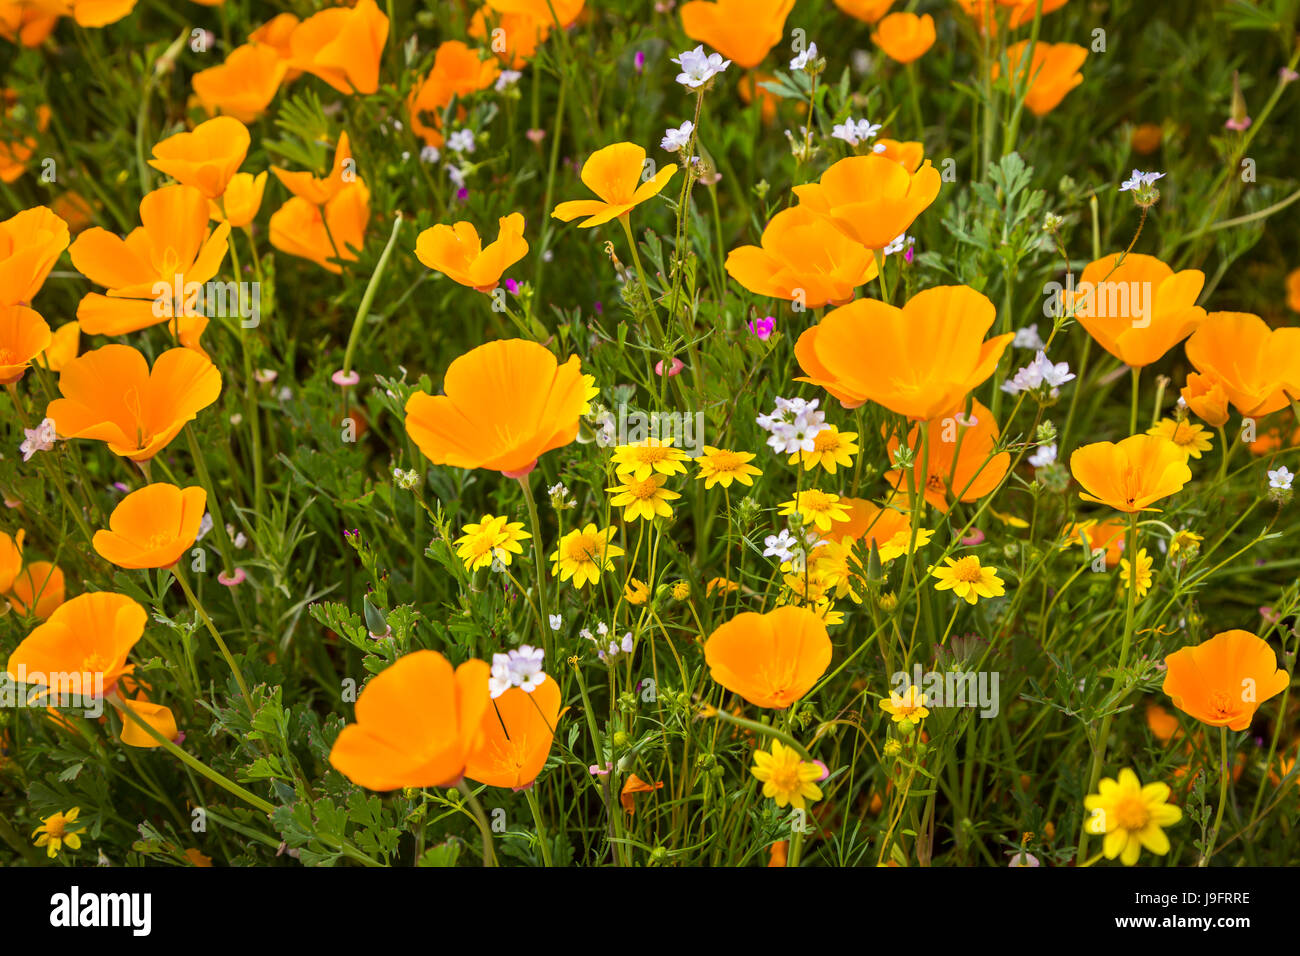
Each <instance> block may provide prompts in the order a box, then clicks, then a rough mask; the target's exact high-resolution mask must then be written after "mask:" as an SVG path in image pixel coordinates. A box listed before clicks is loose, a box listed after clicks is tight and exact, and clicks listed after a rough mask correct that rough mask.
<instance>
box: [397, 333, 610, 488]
mask: <svg viewBox="0 0 1300 956" xmlns="http://www.w3.org/2000/svg"><path fill="white" fill-rule="evenodd" d="M443 392H444V394H442V395H437V396H434V395H429V394H428V393H426V392H415V393H414V394H413V395H411V397H410V398H409V399H408V400H407V402H406V433H407V434H408V435H410V436H411V440H412V441H414V442H415V444H416V445H417V446H419V449H420V451H422V452H423V453H424V454H425V456H426V457H427V458H428V459H429V460H430V461H431V462H433V463H434V464H435V465H451V466H452V467H454V468H487V469H491V470H493V471H501V472H505V473H506V474H508V475H514V474H518V473H524V472H527V471H529V470H531V469H532V467H533V465H535V464H536V463H537V459H538V457H540V456H541V455H542V454H544V453H546V452H548V451H550V450H551V449H553V448H562V447H564V446H565V445H567V444H569V443H570V442H571V441H573V440H574V438H576V437H577V434H578V419H579V417H580V416H581V415H582V412H583V409H584V408H585V407H586V406H587V401H588V400H587V383H586V381H585V380H584V378H583V375H582V364H581V362H580V361H579V360H578V357H577V356H576V355H575V356H573V357H571V358H570V359H569V360H568V361H567V362H565V363H564V364H563V365H560V364H559V363H558V362H557V361H556V359H555V356H554V355H552V354H551V352H550V350H549V349H547V348H545V347H544V346H541V345H538V344H537V343H536V342H529V341H527V340H525V339H506V340H503V341H497V342H488V343H487V344H486V345H480V346H479V347H478V348H475V349H471V350H470V351H468V352H466V353H465V354H464V355H462V356H460V357H459V358H457V359H456V360H454V361H453V362H452V363H451V365H450V366H449V367H448V368H447V375H446V377H445V378H444V380H443Z"/></svg>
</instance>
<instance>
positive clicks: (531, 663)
mask: <svg viewBox="0 0 1300 956" xmlns="http://www.w3.org/2000/svg"><path fill="white" fill-rule="evenodd" d="M543 657H545V652H544V651H543V650H542V649H541V648H540V647H530V646H529V645H527V644H521V645H520V646H519V647H517V648H514V649H513V650H510V651H507V652H506V653H504V654H493V655H492V673H491V675H490V676H489V677H488V690H489V692H490V693H491V695H492V696H493V697H500V696H501V695H502V694H504V693H505V692H506V691H508V690H509V689H510V688H511V687H518V688H519V689H520V690H522V691H524V692H525V693H528V694H531V693H532V692H533V691H535V690H536V689H537V688H538V687H539V686H541V685H542V684H544V683H545V682H546V674H545V672H544V671H543V670H542V659H543Z"/></svg>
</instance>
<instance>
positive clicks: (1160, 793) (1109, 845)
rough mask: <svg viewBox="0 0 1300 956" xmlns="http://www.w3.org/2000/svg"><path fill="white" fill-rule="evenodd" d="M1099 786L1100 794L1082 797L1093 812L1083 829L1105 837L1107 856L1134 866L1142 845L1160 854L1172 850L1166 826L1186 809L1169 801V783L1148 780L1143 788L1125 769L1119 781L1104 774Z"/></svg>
mask: <svg viewBox="0 0 1300 956" xmlns="http://www.w3.org/2000/svg"><path fill="white" fill-rule="evenodd" d="M1097 789H1098V791H1099V792H1098V793H1094V794H1089V795H1088V796H1087V797H1085V798H1084V800H1083V805H1084V807H1085V808H1086V809H1087V810H1088V811H1089V812H1090V813H1091V816H1089V817H1088V820H1087V822H1086V823H1084V829H1085V830H1087V831H1088V832H1089V833H1091V834H1093V835H1095V836H1103V835H1104V836H1105V840H1104V841H1103V842H1102V852H1103V853H1105V854H1106V859H1108V860H1113V859H1115V857H1119V858H1120V860H1121V861H1122V862H1123V863H1124V865H1125V866H1132V865H1133V864H1134V863H1136V862H1137V860H1138V857H1139V856H1140V855H1141V853H1142V848H1143V847H1146V848H1147V849H1148V850H1150V851H1151V852H1152V853H1154V854H1156V855H1157V856H1164V855H1165V854H1166V853H1168V852H1169V837H1167V836H1165V831H1164V829H1163V828H1164V827H1170V826H1173V825H1174V824H1175V823H1177V822H1178V821H1179V820H1181V819H1182V818H1183V811H1182V810H1180V809H1179V808H1178V807H1176V806H1174V805H1173V804H1171V803H1169V802H1168V800H1169V787H1168V785H1167V784H1163V783H1149V784H1147V785H1146V786H1145V787H1144V786H1142V784H1141V783H1140V782H1139V781H1138V777H1137V774H1135V773H1134V772H1133V771H1132V770H1130V769H1128V768H1125V769H1123V770H1121V771H1120V772H1119V780H1118V781H1116V780H1113V779H1111V778H1110V777H1105V778H1103V779H1102V781H1101V783H1099V784H1098V785H1097Z"/></svg>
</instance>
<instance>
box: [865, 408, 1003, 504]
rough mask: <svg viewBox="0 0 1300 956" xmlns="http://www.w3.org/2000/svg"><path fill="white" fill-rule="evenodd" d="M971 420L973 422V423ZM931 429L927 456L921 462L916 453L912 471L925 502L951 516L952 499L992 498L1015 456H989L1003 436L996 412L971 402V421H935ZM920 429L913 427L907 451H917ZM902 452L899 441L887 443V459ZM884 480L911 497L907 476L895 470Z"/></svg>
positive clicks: (919, 456) (931, 422) (933, 420)
mask: <svg viewBox="0 0 1300 956" xmlns="http://www.w3.org/2000/svg"><path fill="white" fill-rule="evenodd" d="M972 420H973V421H972ZM926 427H927V428H928V429H929V430H930V438H929V452H930V454H929V456H928V457H927V458H926V459H925V461H924V462H923V461H922V460H921V455H920V454H919V453H918V454H917V456H916V457H917V462H916V467H915V469H914V474H915V478H914V479H913V480H914V481H915V482H916V487H917V489H918V490H921V491H923V492H924V493H925V500H926V501H928V502H929V503H930V504H931V505H933V506H934V507H936V508H938V509H939V510H940V511H943V512H947V510H948V501H949V499H950V498H951V499H955V500H957V501H978V500H979V499H980V498H983V497H984V496H985V495H988V494H991V493H992V492H993V490H994V489H996V488H997V487H998V484H999V483H1000V482H1001V481H1002V479H1003V478H1004V477H1005V476H1006V473H1007V469H1008V468H1010V467H1011V453H1010V452H1005V451H1004V452H999V453H998V454H996V455H993V454H991V453H992V451H993V449H994V447H995V446H996V445H997V443H998V438H999V436H1000V435H1001V432H1000V431H999V429H998V423H997V422H996V421H994V420H993V413H992V412H991V411H989V410H988V409H987V408H985V407H984V405H983V404H982V403H981V402H980V401H978V400H976V399H972V401H971V410H970V413H969V416H968V417H967V416H962V415H956V416H954V417H952V418H942V419H932V420H930V421H929V423H928V424H927V425H926ZM917 435H918V426H916V425H913V426H912V430H911V431H910V432H908V435H907V447H908V448H916V447H917ZM897 450H898V437H897V436H894V437H893V438H891V439H890V440H889V449H888V454H889V459H890V460H891V461H892V460H893V457H894V452H895V451H897ZM885 478H886V480H887V481H889V482H890V484H892V485H893V486H894V487H895V488H896V489H897V490H898V491H900V492H903V493H906V492H907V474H906V473H905V472H903V471H898V470H893V471H887V472H885Z"/></svg>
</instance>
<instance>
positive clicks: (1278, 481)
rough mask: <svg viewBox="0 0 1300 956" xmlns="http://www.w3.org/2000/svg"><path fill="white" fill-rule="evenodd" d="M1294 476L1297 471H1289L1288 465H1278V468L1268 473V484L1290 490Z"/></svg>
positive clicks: (1279, 488)
mask: <svg viewBox="0 0 1300 956" xmlns="http://www.w3.org/2000/svg"><path fill="white" fill-rule="evenodd" d="M1294 478H1295V473H1294V472H1292V471H1288V470H1287V467H1286V465H1278V467H1277V468H1276V469H1274V470H1273V471H1270V472H1269V473H1268V486H1269V487H1270V488H1276V489H1278V490H1279V491H1290V490H1291V481H1292V479H1294Z"/></svg>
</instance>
